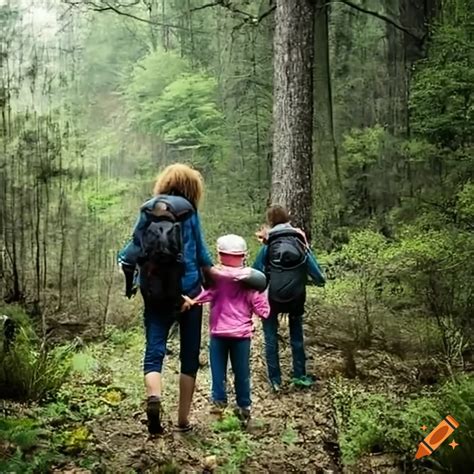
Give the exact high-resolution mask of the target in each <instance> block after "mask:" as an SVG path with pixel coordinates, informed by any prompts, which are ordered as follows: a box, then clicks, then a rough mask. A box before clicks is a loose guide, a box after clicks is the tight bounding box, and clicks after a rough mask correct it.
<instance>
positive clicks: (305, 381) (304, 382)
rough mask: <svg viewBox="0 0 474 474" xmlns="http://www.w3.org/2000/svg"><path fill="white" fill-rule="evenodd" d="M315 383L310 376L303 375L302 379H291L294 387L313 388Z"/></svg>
mask: <svg viewBox="0 0 474 474" xmlns="http://www.w3.org/2000/svg"><path fill="white" fill-rule="evenodd" d="M314 382H315V380H314V377H311V376H310V375H302V376H301V377H293V378H292V379H291V383H292V385H294V386H295V387H301V388H309V387H311V386H313V384H314Z"/></svg>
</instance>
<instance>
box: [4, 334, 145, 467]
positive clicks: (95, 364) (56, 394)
mask: <svg viewBox="0 0 474 474" xmlns="http://www.w3.org/2000/svg"><path fill="white" fill-rule="evenodd" d="M19 347H21V350H22V351H23V352H18V356H22V357H23V358H24V357H25V355H26V356H28V353H26V354H25V352H24V351H25V346H24V343H23V341H21V345H20V346H19ZM141 348H142V336H141V334H140V333H139V331H129V332H123V331H119V330H116V329H113V330H109V331H108V333H107V335H106V339H105V340H104V341H103V342H101V343H96V344H91V345H89V346H86V347H83V348H81V349H79V348H77V347H75V348H74V347H72V348H69V349H68V352H67V354H65V353H64V352H63V353H62V354H63V358H62V359H61V360H62V364H63V365H65V366H66V365H67V373H64V374H63V377H62V379H61V383H60V384H59V383H58V384H57V386H56V387H55V388H56V389H55V390H54V391H53V390H51V389H50V390H49V391H48V396H47V397H46V398H45V397H38V401H39V403H38V404H35V405H30V406H29V407H28V409H27V410H26V416H25V415H24V414H23V412H24V410H23V411H22V409H21V408H19V409H18V412H19V413H22V416H15V410H14V409H11V410H9V413H8V415H9V416H8V417H6V418H5V419H3V420H0V458H1V461H0V472H9V473H10V472H11V473H30V472H31V473H33V472H35V473H36V472H48V470H50V469H51V468H52V467H54V466H60V465H62V464H64V463H66V462H67V461H68V460H69V459H70V458H71V457H74V463H75V465H77V466H79V467H84V468H90V466H93V465H95V464H96V463H97V459H96V454H95V453H94V449H93V448H94V441H95V440H94V437H93V434H92V429H91V424H92V423H94V422H95V421H97V420H98V419H100V418H101V417H104V416H106V415H113V414H114V413H117V416H120V414H121V413H122V412H124V411H125V412H129V411H131V410H135V409H137V408H138V407H139V406H140V403H141V401H142V395H143V393H142V390H143V387H142V377H141V374H140V371H137V370H136V368H137V366H138V367H139V364H140V359H141ZM56 350H63V351H64V349H61V348H59V349H56ZM66 361H67V363H66ZM21 363H22V364H25V362H24V359H23V360H21ZM23 366H24V365H22V367H23ZM36 367H39V366H38V365H37V366H36ZM137 372H138V373H137ZM20 376H25V374H19V377H20ZM38 377H39V378H40V379H41V377H43V378H45V379H46V380H49V382H48V383H49V385H47V386H48V387H52V385H51V383H52V382H51V379H50V372H49V371H39V372H38ZM13 406H15V405H13Z"/></svg>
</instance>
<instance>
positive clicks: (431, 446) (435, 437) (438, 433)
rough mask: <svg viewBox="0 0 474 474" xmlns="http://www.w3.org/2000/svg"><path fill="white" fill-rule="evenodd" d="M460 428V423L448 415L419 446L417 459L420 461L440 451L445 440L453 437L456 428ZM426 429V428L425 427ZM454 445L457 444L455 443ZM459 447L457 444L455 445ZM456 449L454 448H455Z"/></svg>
mask: <svg viewBox="0 0 474 474" xmlns="http://www.w3.org/2000/svg"><path fill="white" fill-rule="evenodd" d="M458 427H459V423H458V422H457V421H456V420H455V419H454V418H453V417H452V416H451V415H448V416H447V417H446V418H445V419H444V420H443V421H442V422H441V423H440V424H439V425H438V426H437V427H436V428H435V429H434V430H433V431H432V432H431V433H430V434H429V435H428V436H426V438H425V439H424V440H423V441H422V442H421V443H420V444H419V445H418V451H417V452H416V455H415V458H416V459H420V458H422V457H424V456H429V455H430V454H432V453H433V452H434V451H435V450H436V449H438V448H439V447H440V446H441V445H442V444H443V442H444V441H445V439H446V438H447V437H448V436H449V435H451V434H452V433H453V432H454V430H455V429H456V428H458ZM423 428H424V429H425V428H426V427H423ZM453 443H455V442H454V441H453ZM455 444H456V446H457V443H455ZM453 449H454V446H453Z"/></svg>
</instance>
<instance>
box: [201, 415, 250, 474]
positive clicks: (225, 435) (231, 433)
mask: <svg viewBox="0 0 474 474" xmlns="http://www.w3.org/2000/svg"><path fill="white" fill-rule="evenodd" d="M212 429H213V431H214V432H215V433H217V434H218V436H219V442H218V443H213V444H212V445H211V446H210V452H211V453H212V454H213V455H215V456H216V457H217V459H219V460H222V461H221V462H219V472H225V473H234V472H235V473H238V472H241V467H242V465H243V464H244V463H245V461H246V460H247V459H248V458H249V457H250V456H251V455H252V453H253V452H254V449H255V442H254V441H252V440H251V438H250V436H249V435H248V434H247V433H246V432H245V431H243V430H242V426H241V422H240V420H239V419H238V418H237V417H236V416H235V415H234V414H233V413H225V416H224V417H223V418H222V419H221V420H218V421H216V422H214V423H213V425H212Z"/></svg>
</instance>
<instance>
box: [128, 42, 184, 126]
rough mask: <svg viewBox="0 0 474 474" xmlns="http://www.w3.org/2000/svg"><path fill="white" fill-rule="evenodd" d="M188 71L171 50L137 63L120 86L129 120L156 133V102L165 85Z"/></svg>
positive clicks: (182, 60) (149, 56)
mask: <svg viewBox="0 0 474 474" xmlns="http://www.w3.org/2000/svg"><path fill="white" fill-rule="evenodd" d="M188 70H189V65H188V63H187V62H186V60H185V59H183V58H181V57H180V56H179V55H178V54H176V53H175V52H172V51H162V50H157V51H154V52H153V53H150V54H149V55H147V56H146V57H145V58H143V59H142V60H140V61H138V62H137V64H136V65H135V67H134V69H133V72H132V75H131V78H130V80H127V81H126V82H125V85H124V98H125V100H126V102H127V105H128V107H129V110H130V113H131V117H132V120H133V121H134V122H135V123H136V124H138V125H139V126H141V127H143V129H145V130H149V131H156V128H155V127H154V121H153V114H154V109H155V105H156V102H157V100H158V99H159V97H160V96H161V94H162V93H163V91H164V90H165V89H166V87H167V86H169V85H170V84H171V83H172V82H173V81H175V80H176V79H177V78H178V77H179V76H180V75H181V74H183V73H185V72H187V71H188Z"/></svg>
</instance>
